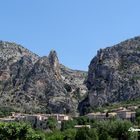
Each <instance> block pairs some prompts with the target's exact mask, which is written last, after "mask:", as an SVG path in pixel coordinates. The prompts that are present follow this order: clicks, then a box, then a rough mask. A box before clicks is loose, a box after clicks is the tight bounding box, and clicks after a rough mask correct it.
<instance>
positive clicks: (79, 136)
mask: <svg viewBox="0 0 140 140" xmlns="http://www.w3.org/2000/svg"><path fill="white" fill-rule="evenodd" d="M75 140H98V135H97V132H96V130H95V129H89V128H80V129H79V130H78V131H77V133H76V136H75Z"/></svg>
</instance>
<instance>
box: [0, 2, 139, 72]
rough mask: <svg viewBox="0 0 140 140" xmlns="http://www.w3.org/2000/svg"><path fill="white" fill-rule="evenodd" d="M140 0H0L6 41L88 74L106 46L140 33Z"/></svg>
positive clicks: (0, 20) (0, 34)
mask: <svg viewBox="0 0 140 140" xmlns="http://www.w3.org/2000/svg"><path fill="white" fill-rule="evenodd" d="M139 7H140V0H0V40H3V41H10V42H16V43H18V44H21V45H23V46H24V47H25V48H28V49H29V50H31V51H32V52H34V53H36V54H38V55H39V56H47V55H48V54H49V52H50V50H52V49H53V50H56V51H57V53H58V57H59V60H60V63H62V64H64V65H65V66H67V67H69V68H72V69H79V70H88V65H89V64H90V61H91V59H92V58H93V57H94V56H95V55H96V54H97V51H98V50H99V49H100V48H105V47H109V46H112V45H115V44H118V43H119V42H121V41H124V40H126V39H128V38H132V37H135V36H139V35H140V8H139Z"/></svg>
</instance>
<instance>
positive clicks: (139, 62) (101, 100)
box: [87, 37, 140, 107]
mask: <svg viewBox="0 0 140 140" xmlns="http://www.w3.org/2000/svg"><path fill="white" fill-rule="evenodd" d="M87 87H88V90H89V95H88V103H89V105H90V106H92V107H95V106H102V105H104V104H106V103H114V102H119V101H125V100H132V99H135V98H137V97H140V37H135V38H133V39H130V40H126V41H124V42H122V43H120V44H117V45H115V46H113V47H108V48H106V49H101V50H99V51H98V54H97V56H96V57H94V58H93V59H92V61H91V63H90V65H89V72H88V79H87Z"/></svg>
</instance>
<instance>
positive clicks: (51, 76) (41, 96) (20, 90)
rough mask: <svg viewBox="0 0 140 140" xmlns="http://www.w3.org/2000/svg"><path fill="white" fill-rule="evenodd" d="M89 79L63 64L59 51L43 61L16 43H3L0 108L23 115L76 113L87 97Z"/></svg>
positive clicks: (45, 57)
mask: <svg viewBox="0 0 140 140" xmlns="http://www.w3.org/2000/svg"><path fill="white" fill-rule="evenodd" d="M73 76H74V77H73ZM85 76H86V72H80V71H74V70H70V69H68V68H66V67H64V66H63V65H61V64H59V59H58V57H57V54H56V52H55V51H51V52H50V54H49V56H48V57H47V56H44V57H39V56H38V55H36V54H34V53H32V52H30V51H29V50H27V49H25V48H23V47H22V46H20V45H17V44H15V43H9V42H3V41H1V42H0V106H7V107H12V108H14V109H15V110H17V111H21V112H25V111H26V112H43V113H50V112H53V113H75V112H76V111H77V106H78V103H79V102H80V101H81V100H82V99H83V98H84V96H85V95H86V93H87V88H86V86H85V84H84V80H85ZM79 77H80V80H79ZM75 83H76V84H75Z"/></svg>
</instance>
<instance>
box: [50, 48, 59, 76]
mask: <svg viewBox="0 0 140 140" xmlns="http://www.w3.org/2000/svg"><path fill="white" fill-rule="evenodd" d="M48 59H49V63H50V65H51V67H52V69H53V71H54V73H55V76H56V78H57V79H61V73H60V64H59V59H58V57H57V53H56V51H55V50H51V51H50V54H49V56H48Z"/></svg>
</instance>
